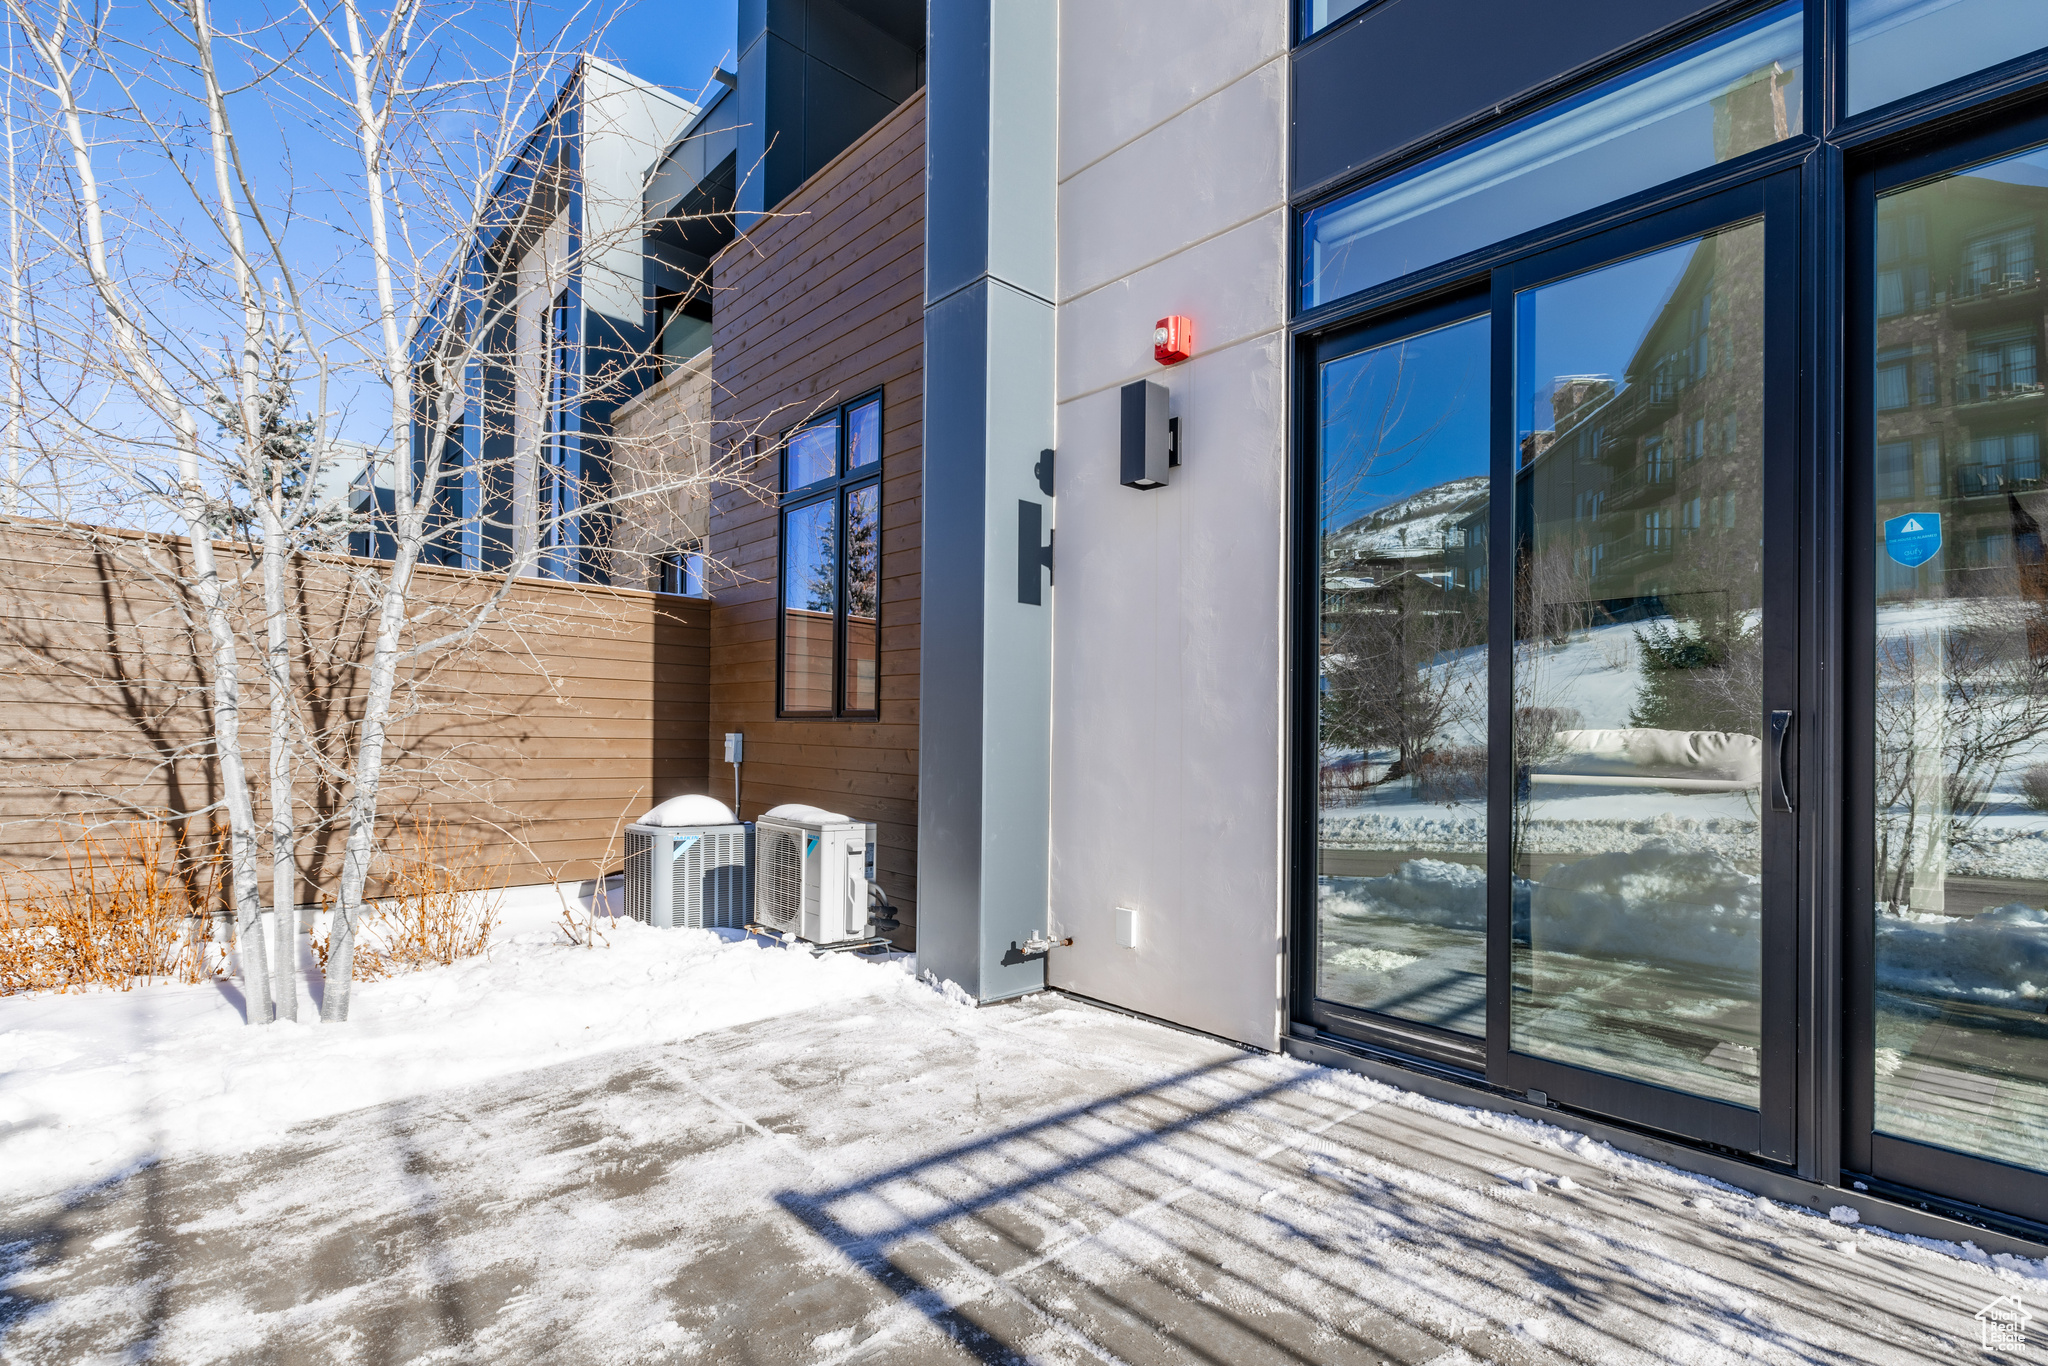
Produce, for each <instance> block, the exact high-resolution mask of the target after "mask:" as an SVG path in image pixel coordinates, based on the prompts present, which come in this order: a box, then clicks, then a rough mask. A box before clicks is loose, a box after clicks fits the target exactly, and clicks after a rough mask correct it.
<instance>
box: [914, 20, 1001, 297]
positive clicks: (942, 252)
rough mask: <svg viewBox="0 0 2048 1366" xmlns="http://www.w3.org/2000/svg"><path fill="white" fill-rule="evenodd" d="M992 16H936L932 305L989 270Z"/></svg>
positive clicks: (929, 195)
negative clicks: (989, 53) (989, 80)
mask: <svg viewBox="0 0 2048 1366" xmlns="http://www.w3.org/2000/svg"><path fill="white" fill-rule="evenodd" d="M988 42H989V13H988V6H987V5H986V4H963V5H960V6H958V7H957V8H955V7H950V6H949V7H947V8H945V9H943V10H941V11H939V12H936V13H934V14H933V15H932V27H931V40H930V46H929V48H928V51H929V54H930V62H931V80H930V82H929V85H930V88H929V89H928V90H927V91H926V92H925V99H926V100H927V101H928V104H927V106H926V107H927V108H928V110H929V111H930V112H929V114H928V116H927V118H928V122H927V124H926V127H925V150H924V164H925V182H926V187H927V188H926V194H925V209H924V222H925V246H924V251H925V269H924V295H925V298H926V299H927V300H935V299H943V298H945V297H946V296H947V295H948V294H951V293H952V292H953V291H954V290H956V289H960V288H962V287H964V286H966V285H969V284H971V283H973V282H974V281H975V280H977V279H979V278H980V277H981V276H982V275H983V274H984V273H986V272H987V270H988V251H989V243H988V211H989V194H988V190H989V185H988V159H989V89H988V51H989V50H988Z"/></svg>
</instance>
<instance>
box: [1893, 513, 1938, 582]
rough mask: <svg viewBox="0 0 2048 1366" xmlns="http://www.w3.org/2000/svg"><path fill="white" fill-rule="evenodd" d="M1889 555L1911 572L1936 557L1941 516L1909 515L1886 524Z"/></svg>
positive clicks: (1933, 514) (1936, 514)
mask: <svg viewBox="0 0 2048 1366" xmlns="http://www.w3.org/2000/svg"><path fill="white" fill-rule="evenodd" d="M1884 549H1885V553H1886V554H1887V555H1890V556H1891V557H1892V558H1893V559H1895V560H1897V561H1898V562H1899V563H1900V564H1902V565H1904V566H1906V568H1908V569H1916V568H1918V567H1919V566H1921V565H1923V564H1926V563H1927V562H1928V561H1929V560H1931V559H1933V558H1934V552H1935V551H1937V550H1939V549H1941V514H1940V513H1938V512H1909V513H1907V514H1906V515H1905V516H1903V517H1894V518H1892V519H1891V520H1890V521H1889V522H1886V523H1885V524H1884Z"/></svg>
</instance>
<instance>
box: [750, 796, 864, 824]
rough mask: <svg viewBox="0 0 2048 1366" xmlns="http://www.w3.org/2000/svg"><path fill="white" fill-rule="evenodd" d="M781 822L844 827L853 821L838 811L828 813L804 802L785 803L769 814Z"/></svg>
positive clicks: (822, 808) (821, 808) (819, 807)
mask: <svg viewBox="0 0 2048 1366" xmlns="http://www.w3.org/2000/svg"><path fill="white" fill-rule="evenodd" d="M768 814H769V815H771V816H775V817H777V818H779V819H781V820H786V821H796V822H798V823H799V824H802V825H844V824H845V823H846V822H847V821H849V820H851V819H853V818H852V817H851V816H842V815H840V814H839V813H838V812H837V811H827V810H826V809H825V808H824V807H822V806H806V805H805V804H804V803H802V802H785V803H783V804H782V805H781V806H778V807H775V808H773V809H771V810H770V811H769V812H768Z"/></svg>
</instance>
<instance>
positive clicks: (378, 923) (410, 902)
mask: <svg viewBox="0 0 2048 1366" xmlns="http://www.w3.org/2000/svg"><path fill="white" fill-rule="evenodd" d="M384 862H385V877H384V885H385V887H386V888H387V889H388V891H389V895H388V896H386V897H385V898H384V899H383V900H381V901H378V902H375V903H373V904H372V905H370V906H367V907H365V908H364V910H363V914H362V918H361V919H360V920H359V921H358V923H357V926H356V943H355V956H354V962H353V965H352V966H353V971H352V974H351V975H352V976H353V977H354V979H355V980H356V981H358V982H374V981H376V980H377V979H378V978H380V977H392V976H396V975H397V974H399V973H404V972H417V971H419V970H420V969H421V968H431V967H445V966H447V965H448V964H450V963H455V962H458V961H460V960H462V959H464V958H474V957H476V956H477V955H478V954H480V953H482V952H483V951H484V950H485V948H487V947H488V946H489V944H490V941H491V931H492V930H493V929H495V928H496V927H497V923H498V915H499V911H500V909H501V906H502V903H503V897H502V895H501V894H500V893H499V892H497V891H496V890H494V888H495V887H496V884H497V882H498V881H499V879H498V873H499V871H500V868H499V865H500V863H501V862H502V856H499V857H497V858H492V857H489V856H487V855H486V853H485V851H484V848H483V846H481V845H479V844H475V843H464V842H462V841H460V840H459V839H457V838H456V837H455V836H454V835H453V834H452V833H451V832H450V831H449V829H448V827H447V826H446V825H445V824H444V823H442V822H440V821H433V820H426V821H417V822H414V823H413V825H412V827H411V838H410V841H409V844H408V847H407V848H406V849H405V850H404V852H402V853H397V854H390V853H387V854H385V855H384ZM328 947H329V936H328V934H324V933H323V934H321V935H318V936H316V937H315V939H314V941H313V953H314V955H315V957H317V958H318V959H319V960H320V970H321V971H322V972H323V973H324V972H325V971H326V970H327V954H328Z"/></svg>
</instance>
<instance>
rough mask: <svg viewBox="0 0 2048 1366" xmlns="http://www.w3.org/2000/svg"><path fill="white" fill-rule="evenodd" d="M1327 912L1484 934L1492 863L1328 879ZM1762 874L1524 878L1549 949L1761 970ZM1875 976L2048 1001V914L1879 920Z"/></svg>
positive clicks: (1668, 868)
mask: <svg viewBox="0 0 2048 1366" xmlns="http://www.w3.org/2000/svg"><path fill="white" fill-rule="evenodd" d="M1319 886H1320V892H1321V898H1320V904H1321V909H1322V912H1323V914H1325V915H1327V916H1331V917H1334V918H1336V919H1338V920H1340V921H1341V920H1346V919H1350V920H1395V921H1399V922H1402V923H1404V924H1417V925H1439V926H1442V927H1444V928H1446V929H1457V930H1466V931H1470V932H1471V933H1474V934H1479V933H1482V932H1484V930H1485V928H1486V871H1485V869H1483V868H1477V867H1474V866H1472V865H1470V864H1464V863H1445V862H1442V861H1441V860H1438V859H1431V858H1417V859H1410V860H1408V861H1407V862H1405V863H1403V864H1402V865H1401V866H1400V868H1399V869H1397V870H1396V871H1394V872H1392V873H1389V874H1387V875H1385V876H1383V877H1360V878H1352V877H1324V878H1321V879H1319ZM1761 892H1762V882H1761V880H1760V879H1758V878H1757V877H1756V876H1754V875H1753V874H1750V873H1747V872H1744V871H1743V870H1742V869H1740V868H1738V867H1737V866H1735V865H1734V864H1732V863H1730V862H1729V861H1728V860H1727V859H1724V858H1722V857H1721V856H1719V855H1718V854H1715V853H1712V852H1710V851H1706V850H1700V849H1688V848H1685V847H1684V846H1682V845H1678V844H1673V843H1659V842H1651V843H1648V844H1645V845H1643V846H1641V847H1640V848H1638V849H1636V850H1634V851H1632V852H1626V853H1607V854H1594V855H1590V856H1587V857H1585V858H1581V859H1578V860H1576V861H1574V862H1570V863H1560V864H1556V865H1554V866H1553V867H1551V868H1550V869H1549V871H1548V872H1547V873H1546V874H1545V875H1544V880H1543V881H1542V882H1541V883H1534V884H1532V883H1529V882H1525V881H1522V880H1520V879H1517V880H1516V882H1515V898H1516V902H1517V914H1518V915H1519V914H1521V913H1522V912H1523V910H1524V908H1526V912H1527V915H1528V924H1529V926H1530V937H1531V942H1532V943H1533V944H1534V946H1535V947H1536V948H1537V949H1538V950H1542V951H1546V952H1552V953H1573V954H1584V955H1587V956H1591V957H1599V958H1610V959H1621V960H1624V961H1629V962H1653V963H1658V964H1664V965H1673V964H1679V965H1685V966H1689V967H1698V968H1712V969H1717V970H1720V971H1724V972H1735V973H1740V974H1744V975H1754V974H1755V973H1756V972H1757V971H1758V966H1759V963H1760V962H1761V959H1760V958H1759V954H1760V952H1761V943H1762V941H1761V938H1760V931H1761V928H1762V923H1763V922H1762V905H1763V903H1762V896H1761ZM1877 982H1878V986H1879V987H1881V988H1883V989H1884V990H1887V991H1898V992H1905V993H1908V994H1910V995H1914V996H1921V997H1932V998H1936V999H1944V1000H1957V1001H1974V1002H1977V1003H1980V1004H1985V1005H2004V1006H2016V1007H2019V1008H2021V1009H2037V1010H2038V1009H2042V1008H2044V1006H2048V910H2044V909H2042V908H2039V907H2034V906H2028V905H2025V904H2023V903H2020V902H2014V903H2012V904H2010V905H2005V906H1998V907H1995V908H1993V909H1991V910H1988V911H1984V912H1982V913H1980V914H1978V915H1975V916H1970V917H1968V918H1964V917H1959V916H1943V915H1889V914H1884V913H1880V914H1879V915H1878V916H1877Z"/></svg>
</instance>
